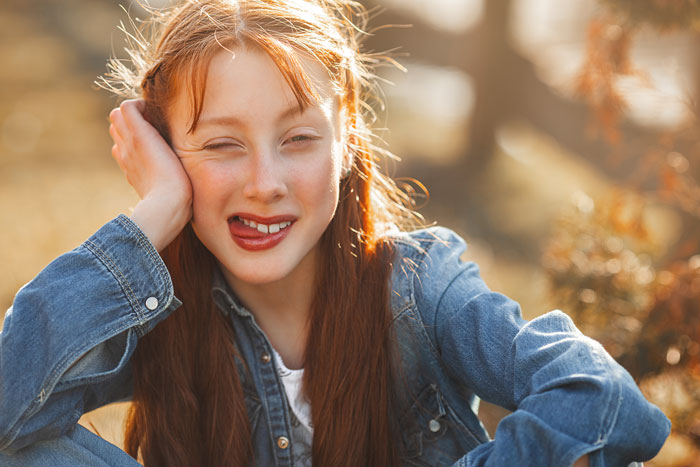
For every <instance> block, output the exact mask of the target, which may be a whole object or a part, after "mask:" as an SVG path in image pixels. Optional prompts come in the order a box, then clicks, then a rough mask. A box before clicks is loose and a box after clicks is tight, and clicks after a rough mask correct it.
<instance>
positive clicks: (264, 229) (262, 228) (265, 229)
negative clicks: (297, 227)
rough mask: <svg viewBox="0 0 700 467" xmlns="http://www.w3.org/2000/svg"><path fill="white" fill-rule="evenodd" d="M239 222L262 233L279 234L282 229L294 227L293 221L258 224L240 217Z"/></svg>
mask: <svg viewBox="0 0 700 467" xmlns="http://www.w3.org/2000/svg"><path fill="white" fill-rule="evenodd" d="M239 220H240V221H241V222H242V223H243V224H244V225H247V226H248V227H250V228H253V229H257V230H258V231H259V232H261V233H277V232H279V231H280V230H282V229H286V228H287V227H289V226H290V225H292V222H291V221H286V222H280V223H278V224H270V225H267V224H258V223H257V222H255V221H251V220H248V219H244V218H242V217H239Z"/></svg>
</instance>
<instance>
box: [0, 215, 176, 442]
mask: <svg viewBox="0 0 700 467" xmlns="http://www.w3.org/2000/svg"><path fill="white" fill-rule="evenodd" d="M179 305H180V302H179V301H178V299H177V298H175V297H174V295H173V287H172V283H171V280H170V275H169V273H168V271H167V269H166V267H165V264H164V263H163V261H162V260H161V258H160V256H159V255H158V253H157V251H156V250H155V248H154V247H153V246H152V245H151V244H150V242H149V241H148V239H147V238H146V236H145V235H144V234H143V233H142V232H141V231H140V230H139V228H138V227H137V226H136V225H135V224H134V223H133V222H131V220H130V219H129V218H128V217H126V216H124V215H120V216H119V217H117V218H116V219H114V220H112V221H110V222H109V223H107V224H106V225H104V226H103V227H102V228H101V229H100V230H99V231H98V232H97V233H95V234H94V235H93V236H92V237H91V238H90V239H88V240H87V241H86V242H85V243H83V244H82V245H81V246H79V247H78V248H76V249H75V250H73V251H71V252H68V253H66V254H64V255H61V256H59V257H58V258H57V259H56V260H54V261H53V262H51V264H49V265H48V266H47V267H46V268H45V269H44V270H43V271H41V273H39V275H38V276H37V277H36V278H34V279H33V280H32V281H31V282H29V283H28V284H27V285H25V286H24V287H23V288H22V289H20V291H19V292H18V293H17V295H16V297H15V300H14V303H13V305H12V307H11V308H10V309H9V310H8V311H7V313H6V315H5V321H4V325H3V329H2V332H0V452H3V453H8V454H12V453H14V452H16V451H17V450H19V449H21V448H23V447H25V446H28V445H31V444H33V443H35V442H37V441H40V440H46V439H51V438H57V437H59V436H62V435H65V434H66V433H67V432H68V431H69V430H71V429H72V428H73V427H74V426H75V424H76V423H77V421H78V419H79V418H80V416H81V415H82V414H83V413H84V412H87V411H89V410H92V409H94V408H97V407H99V406H101V405H104V404H106V403H109V402H112V401H115V400H119V399H124V398H126V397H129V396H130V394H131V384H132V381H131V369H130V366H129V358H130V357H131V355H132V354H133V352H134V349H135V347H136V343H137V340H138V339H139V338H140V337H141V336H143V335H144V334H145V333H147V332H148V331H149V330H151V329H152V328H153V327H154V326H155V325H156V323H158V322H159V321H160V320H162V319H164V318H165V317H166V316H168V314H169V313H171V312H172V311H173V310H174V309H175V308H177V307H178V306H179Z"/></svg>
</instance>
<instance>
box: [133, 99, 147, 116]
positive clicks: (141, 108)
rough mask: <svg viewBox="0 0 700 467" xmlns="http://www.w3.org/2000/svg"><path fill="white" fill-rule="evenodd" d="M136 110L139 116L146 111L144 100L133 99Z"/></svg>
mask: <svg viewBox="0 0 700 467" xmlns="http://www.w3.org/2000/svg"><path fill="white" fill-rule="evenodd" d="M135 103H136V108H137V109H138V111H139V112H141V114H143V113H144V112H145V111H146V100H145V99H135Z"/></svg>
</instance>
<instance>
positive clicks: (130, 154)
mask: <svg viewBox="0 0 700 467" xmlns="http://www.w3.org/2000/svg"><path fill="white" fill-rule="evenodd" d="M144 107H145V102H144V101H143V99H134V100H127V101H124V102H123V103H122V104H121V105H120V106H119V107H118V108H116V109H113V110H112V112H110V114H109V120H110V122H111V124H110V126H109V134H110V135H111V136H112V140H113V141H114V146H112V157H114V160H116V161H117V164H118V165H119V168H121V170H122V171H123V172H124V174H125V175H126V179H127V181H128V182H129V184H130V185H131V186H132V187H134V189H135V190H136V193H138V195H139V197H140V198H141V201H139V203H138V204H137V205H136V207H135V208H134V212H133V214H132V216H131V219H132V220H133V221H134V222H135V223H136V225H138V226H139V227H140V228H141V230H142V231H143V232H144V233H145V234H146V236H147V237H148V239H149V240H150V241H151V243H153V245H154V246H155V247H156V249H157V250H158V251H160V250H162V249H163V248H165V247H166V246H167V245H168V244H169V243H170V242H171V241H173V239H174V238H175V237H176V236H177V235H178V234H179V233H180V231H181V230H182V229H183V228H184V227H185V225H186V224H187V222H189V220H190V218H191V217H192V184H191V183H190V179H189V177H188V176H187V173H186V172H185V169H184V168H183V166H182V164H181V163H180V160H179V159H178V157H177V155H176V154H175V152H174V151H173V150H172V149H171V148H170V146H168V143H166V142H165V140H164V139H163V137H162V136H161V135H160V133H158V131H157V130H156V129H155V128H153V126H152V125H151V124H150V123H148V122H147V121H146V119H144V117H143V110H144Z"/></svg>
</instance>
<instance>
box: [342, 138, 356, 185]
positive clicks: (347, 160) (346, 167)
mask: <svg viewBox="0 0 700 467" xmlns="http://www.w3.org/2000/svg"><path fill="white" fill-rule="evenodd" d="M354 161H355V155H354V154H353V152H352V151H351V150H350V148H348V147H347V146H346V148H345V154H343V165H342V170H341V171H340V178H348V177H349V176H350V174H351V173H352V163H353V162H354Z"/></svg>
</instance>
